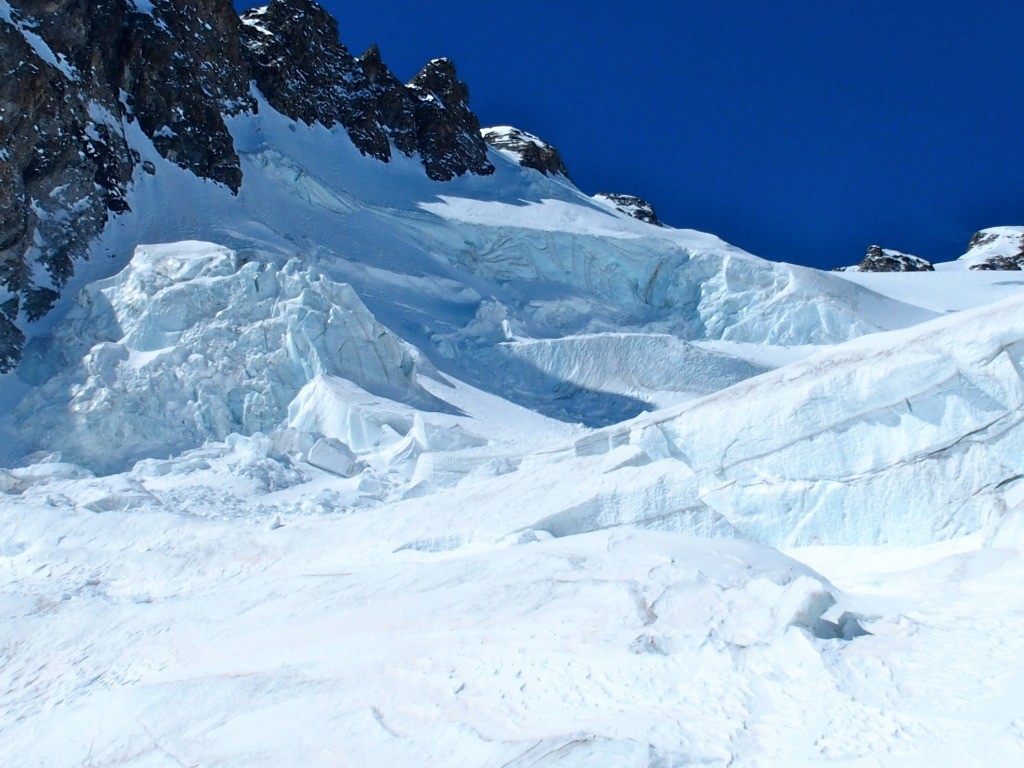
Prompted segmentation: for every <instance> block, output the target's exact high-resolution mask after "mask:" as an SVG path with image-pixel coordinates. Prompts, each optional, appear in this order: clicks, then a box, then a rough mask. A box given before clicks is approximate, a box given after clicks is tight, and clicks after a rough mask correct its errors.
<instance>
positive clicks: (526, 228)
mask: <svg viewBox="0 0 1024 768" xmlns="http://www.w3.org/2000/svg"><path fill="white" fill-rule="evenodd" d="M229 123H230V128H231V131H232V133H233V135H234V138H235V144H236V147H237V148H238V151H239V153H240V156H241V159H242V166H243V171H244V174H245V178H246V183H245V184H244V186H243V188H242V190H241V192H240V194H239V195H238V196H237V197H235V196H234V195H232V194H231V193H230V191H229V190H227V189H226V188H224V187H222V186H219V185H217V184H213V183H211V182H206V181H201V180H198V179H196V178H195V177H194V176H192V175H191V174H189V173H187V172H185V171H183V170H182V169H179V168H177V167H176V166H174V165H173V164H171V163H168V162H166V161H164V160H163V159H162V158H160V156H159V155H158V154H157V153H156V152H155V151H154V150H153V148H152V146H151V145H150V144H149V142H148V140H147V139H146V138H145V137H144V136H142V135H141V134H140V133H139V132H138V130H137V128H136V127H135V126H133V125H126V126H117V127H118V129H119V130H120V129H122V128H123V129H124V130H125V131H126V132H127V135H128V136H129V139H130V141H131V142H132V144H133V145H134V146H136V147H137V148H138V150H139V152H140V153H141V155H142V157H143V159H144V160H146V161H149V162H151V163H153V166H154V167H155V168H156V174H155V175H152V176H151V175H148V174H145V173H141V172H140V173H139V174H137V178H136V180H135V184H134V186H133V188H132V190H131V192H130V195H129V203H130V205H131V207H132V210H133V211H136V212H138V213H129V214H125V215H122V216H119V217H117V218H115V220H114V221H112V223H111V224H110V226H108V227H107V229H106V231H105V232H104V234H103V236H102V237H101V239H100V241H99V242H97V243H96V245H95V246H94V248H93V252H92V258H91V261H90V262H88V263H86V264H83V265H82V266H83V268H82V269H80V270H79V273H78V275H77V276H76V277H75V278H74V284H73V285H72V286H70V287H69V289H68V290H67V291H66V292H65V294H64V299H62V304H61V305H60V306H59V307H58V309H57V311H55V312H53V313H51V315H49V316H48V317H47V318H46V319H44V320H43V321H41V322H40V323H39V324H37V325H36V326H35V327H34V329H32V330H33V332H34V333H35V334H37V335H39V334H44V333H46V332H48V331H49V330H50V329H51V328H52V327H53V325H54V324H55V323H57V322H60V319H61V317H62V316H63V315H64V314H65V313H66V312H67V310H68V309H69V308H70V306H71V305H72V304H73V302H74V296H75V295H76V292H77V290H78V289H80V288H81V287H82V286H84V285H85V284H87V283H89V282H91V281H93V280H95V279H98V278H106V277H109V276H111V275H112V274H114V273H115V272H116V271H117V270H119V269H121V268H123V267H124V266H125V265H126V264H127V262H128V260H129V258H130V256H131V254H132V252H133V251H134V248H135V247H136V246H137V245H138V244H140V243H169V242H175V241H181V240H203V241H207V242H212V243H217V244H219V245H222V246H224V247H227V248H230V249H232V250H234V251H236V252H239V253H248V252H256V253H258V254H259V255H260V258H262V259H264V260H267V259H269V260H272V261H274V262H275V263H277V264H279V265H282V266H283V264H284V263H285V262H287V260H288V259H290V258H293V257H294V258H299V259H300V260H301V261H302V262H303V263H304V264H307V265H309V266H313V267H315V268H316V269H318V270H319V271H321V272H322V273H323V274H324V275H326V276H327V277H328V278H330V279H333V280H335V281H337V282H341V283H346V284H349V285H351V286H352V288H353V289H354V290H355V292H356V294H357V295H358V296H359V298H360V299H361V300H362V301H363V302H364V303H365V304H366V306H367V307H368V309H369V310H370V312H371V313H372V314H373V315H374V316H375V317H376V319H377V320H378V321H379V322H381V323H382V324H383V325H384V326H385V327H387V328H388V329H390V330H391V331H392V332H394V333H396V334H397V335H398V336H399V337H401V338H402V339H404V340H405V341H407V342H410V343H411V344H413V345H414V346H416V347H417V348H419V349H420V350H421V351H422V353H423V354H424V355H425V356H426V357H427V358H428V359H429V360H430V361H431V362H432V363H433V364H434V365H435V366H436V367H437V368H438V369H440V370H442V371H444V372H446V373H450V374H452V375H453V376H455V377H456V378H460V379H464V380H469V381H471V382H472V383H473V384H475V385H477V386H480V387H482V388H484V389H486V390H488V391H492V392H495V393H497V394H501V395H509V396H513V397H517V398H519V399H520V400H521V401H522V402H524V404H527V405H530V406H531V407H537V403H538V401H542V400H543V396H544V391H541V392H528V393H516V392H511V391H510V388H509V387H508V386H507V382H506V381H505V380H504V379H503V378H502V377H501V376H498V375H495V374H494V373H493V372H492V370H491V368H490V366H489V365H487V364H485V361H483V360H481V359H479V357H478V356H479V354H480V353H481V351H484V353H485V354H484V357H486V356H487V355H490V354H491V353H492V351H493V346H494V342H496V341H506V340H508V339H509V338H515V339H552V338H562V337H565V336H569V335H576V334H595V333H602V332H607V331H614V332H621V331H627V332H630V333H632V334H635V335H634V338H636V339H637V341H638V343H639V345H640V346H639V347H638V351H636V352H635V353H634V357H637V356H638V355H641V354H642V349H643V348H644V345H645V344H646V342H645V341H644V340H643V339H642V336H643V335H644V334H648V333H654V334H659V335H660V334H671V335H674V336H677V337H681V338H683V339H686V340H700V339H724V340H728V341H733V342H742V343H751V342H753V343H772V344H784V345H801V344H815V343H830V342H834V341H841V340H845V339H848V338H852V337H855V336H858V335H862V334H864V333H869V332H873V331H877V330H879V329H889V328H894V327H903V326H906V325H908V324H911V323H913V322H918V321H920V320H923V319H926V318H927V317H930V316H931V315H930V314H929V313H928V312H924V311H920V310H916V309H913V308H908V307H907V306H905V305H904V304H902V303H899V302H894V301H892V300H889V299H886V298H883V297H881V296H879V295H878V294H876V293H873V292H871V291H867V290H864V289H862V288H859V287H857V286H853V285H851V284H850V283H849V281H846V280H843V279H842V278H840V277H837V276H834V275H830V274H824V273H819V272H816V271H814V270H809V269H804V268H800V267H795V266H789V265H781V264H773V263H770V262H766V261H763V260H761V259H758V258H755V257H753V256H750V255H749V254H746V253H744V252H742V251H740V250H739V249H736V248H733V247H731V246H729V245H727V244H725V243H723V242H722V241H721V240H719V239H718V238H716V237H713V236H711V235H706V234H702V233H697V232H692V231H687V230H672V229H667V228H664V229H663V228H653V227H650V226H648V225H645V224H643V223H642V222H639V221H636V220H634V219H632V218H630V217H628V216H625V215H623V214H620V213H618V212H616V211H614V210H611V209H609V208H608V207H606V206H602V205H598V204H596V203H594V201H592V200H591V199H590V198H588V197H587V196H586V195H584V194H583V193H581V192H580V191H579V190H577V189H576V188H575V187H574V186H572V184H571V183H569V182H567V181H565V180H564V179H561V178H551V177H546V176H544V175H542V174H540V173H539V172H537V171H534V170H530V169H525V168H521V167H519V166H518V165H517V164H516V163H514V162H512V161H510V160H507V159H505V158H503V157H502V156H501V155H500V153H499V152H497V151H492V160H493V162H494V163H495V165H496V166H497V167H498V170H497V173H496V174H495V175H494V176H492V177H486V178H481V177H465V178H461V179H456V180H453V181H452V182H448V183H440V182H434V181H431V180H430V179H428V178H425V176H424V174H423V173H422V168H421V166H420V164H419V163H418V162H417V161H416V160H415V159H408V158H403V157H396V158H395V159H394V161H393V162H392V163H391V164H389V165H383V164H381V163H378V162H376V161H374V160H373V159H372V158H366V157H363V156H362V155H361V154H360V153H359V152H358V150H356V149H355V147H353V146H352V144H351V142H350V141H349V139H348V137H347V136H346V135H345V133H344V131H343V130H341V129H340V128H339V129H336V130H333V131H328V130H326V129H324V128H323V127H322V126H318V125H315V126H313V127H307V126H305V125H302V124H295V123H292V122H291V121H288V120H286V119H284V118H282V117H281V116H280V115H278V114H277V113H275V112H274V110H273V109H272V108H271V107H269V106H268V105H266V104H265V103H261V105H260V113H259V115H258V116H256V115H246V116H239V117H235V118H231V120H230V121H229ZM168 200H182V201H187V202H185V203H184V204H183V205H181V206H168V205H167V203H166V201H168ZM655 346H656V343H655ZM649 364H650V365H658V364H659V362H658V361H657V360H652V361H650V363H649ZM584 394H586V393H584ZM592 399H593V398H591V400H592ZM586 400H587V398H586V397H583V398H582V399H581V402H582V401H586ZM640 400H641V402H640V403H638V404H627V405H624V406H622V407H619V405H618V403H619V401H617V400H614V399H613V401H612V402H611V403H610V404H605V407H604V410H605V411H606V412H607V414H608V418H607V419H605V422H604V423H608V421H609V420H612V421H614V420H618V419H619V418H623V417H626V416H629V415H635V413H637V412H639V410H640V409H642V408H643V407H644V403H645V402H647V400H646V399H645V398H643V397H641V398H640ZM656 401H657V399H656V398H655V400H654V401H653V402H652V404H654V402H656ZM586 414H587V411H586V410H584V411H583V412H580V411H579V410H577V411H575V412H570V413H569V414H568V417H569V418H572V419H574V420H578V421H588V423H589V421H590V420H588V418H587V415H586ZM555 415H560V416H562V417H566V414H565V413H564V412H561V411H557V412H556V414H555Z"/></svg>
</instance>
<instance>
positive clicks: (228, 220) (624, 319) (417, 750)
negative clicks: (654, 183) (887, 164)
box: [0, 103, 1024, 768]
mask: <svg viewBox="0 0 1024 768" xmlns="http://www.w3.org/2000/svg"><path fill="white" fill-rule="evenodd" d="M230 122H231V129H232V132H233V135H234V137H235V140H236V145H237V146H238V148H239V152H240V156H241V158H242V163H243V170H244V172H245V183H244V184H243V187H242V191H241V193H240V194H239V196H238V197H237V198H235V197H234V196H232V195H231V193H230V192H229V191H228V190H226V189H224V188H222V187H219V186H217V185H216V184H213V183H209V182H202V181H198V180H196V179H195V178H194V177H192V176H190V175H189V174H188V173H187V172H185V171H182V170H181V169H179V168H177V167H175V166H173V165H172V164H169V163H167V162H165V161H163V160H161V159H160V157H159V156H158V155H157V154H156V153H155V152H154V151H153V148H152V146H151V145H150V144H149V143H148V142H147V141H146V140H145V138H144V137H142V135H141V133H139V131H138V128H137V126H135V125H124V126H116V127H117V128H118V129H119V130H124V131H125V132H126V135H128V137H129V139H130V140H131V141H132V143H133V145H134V146H135V148H136V149H137V150H138V151H139V152H140V155H141V156H142V157H143V158H144V159H146V160H149V161H151V162H152V163H153V164H154V167H155V168H156V174H155V175H154V176H150V175H148V174H143V175H141V178H139V179H137V180H136V183H135V185H134V187H133V189H132V192H131V199H130V203H131V206H132V210H133V211H139V212H145V213H140V214H135V213H131V214H127V215H124V216H120V217H116V218H115V219H114V220H113V221H112V222H111V224H110V225H109V226H108V228H107V230H106V231H105V233H104V235H103V236H102V237H101V238H100V239H99V240H98V241H97V243H96V244H95V246H94V248H93V252H92V254H91V259H90V260H89V261H88V262H86V263H84V264H82V265H81V266H82V268H81V269H80V271H79V274H78V275H77V276H76V278H75V279H74V282H73V284H72V285H71V286H70V287H69V289H68V290H67V291H66V293H65V296H64V298H62V300H61V303H60V305H59V306H58V308H57V310H56V311H55V312H54V313H52V315H50V316H48V317H47V318H46V319H44V320H43V321H41V322H40V323H38V324H36V325H35V326H34V327H33V328H32V329H31V337H32V338H31V342H30V345H29V347H28V349H27V354H26V360H25V362H24V363H23V365H22V366H21V368H20V369H19V371H18V372H17V374H16V375H8V376H6V377H4V378H2V379H0V402H2V403H3V404H4V406H5V408H4V416H3V418H2V419H0V430H2V436H3V441H2V443H3V445H2V448H0V458H2V460H0V466H2V467H3V468H2V469H0V573H2V575H3V580H2V584H3V587H2V588H0V736H2V738H0V754H2V755H3V756H4V758H5V760H4V762H5V763H10V764H12V765H15V764H16V765H46V766H115V765H117V766H140V767H141V766H162V765H203V766H247V767H248V766H264V765H265V766H280V765H303V766H317V765H324V766H327V765H332V766H334V765H353V766H362V765H367V764H376V765H382V766H391V765H407V764H418V765H438V766H446V765H467V766H495V767H496V768H497V767H498V766H505V767H506V768H508V767H515V768H528V767H532V768H540V767H545V768H554V767H556V766H559V767H562V768H568V767H576V766H595V765H599V766H638V767H641V768H667V767H668V766H684V765H707V766H729V765H731V766H740V765H808V764H820V763H835V764H840V765H849V766H860V765H864V766H867V765H872V766H873V765H893V766H900V767H901V768H902V767H903V766H907V765H922V766H934V765H970V764H991V765H1015V764H1019V763H1020V762H1021V761H1022V759H1024V694H1022V693H1021V692H1022V691H1024V679H1022V677H1024V671H1020V670H1021V667H1020V664H1019V663H1018V660H1019V658H1020V657H1021V655H1022V653H1024V640H1022V638H1024V598H1022V597H1021V594H1020V590H1019V589H1017V588H1016V585H1018V584H1019V583H1020V580H1021V578H1022V577H1024V559H1022V558H1021V554H1020V553H1021V547H1022V545H1024V544H1022V543H1024V480H1022V478H1024V468H1022V466H1021V456H1024V424H1022V422H1024V416H1022V414H1024V379H1022V371H1024V293H1022V292H1021V288H1022V287H1024V283H1022V281H1021V280H1019V279H1018V278H1014V277H1013V276H1012V275H1013V274H1014V273H1011V272H1006V273H1002V274H996V273H993V272H984V271H979V270H968V269H965V268H964V264H960V263H957V264H956V265H953V266H946V265H939V267H938V270H937V271H936V272H935V273H926V274H892V275H869V274H845V275H837V274H828V273H821V272H817V271H815V270H810V269H804V268H800V267H795V266H791V265H783V264H772V263H769V262H766V261H763V260H761V259H758V258H756V257H754V256H752V255H750V254H747V253H745V252H743V251H741V250H739V249H737V248H734V247H732V246H730V245H728V244H726V243H723V242H722V241H721V240H719V239H718V238H715V237H713V236H711V235H706V234H702V233H698V232H692V231H688V230H674V229H670V228H655V227H651V226H649V225H647V224H644V223H642V222H639V221H635V220H633V219H631V218H630V217H628V216H626V215H624V214H620V213H619V212H616V211H614V210H611V209H609V207H608V206H604V205H599V204H597V203H595V202H594V201H593V200H592V199H590V198H588V197H587V196H586V195H585V194H583V193H582V192H580V191H579V190H578V189H576V188H575V187H574V186H573V185H572V184H571V183H569V182H568V181H567V180H566V179H564V178H556V179H552V178H547V177H544V176H542V175H540V174H537V173H533V172H528V171H525V170H524V169H522V168H520V167H519V166H518V164H517V163H515V162H513V161H512V160H510V159H508V158H504V157H503V156H502V155H501V154H500V153H498V152H496V151H495V152H492V160H493V161H494V163H495V165H496V166H497V168H498V170H497V172H496V174H495V175H494V176H493V177H488V178H486V179H485V178H478V177H466V178H462V179H457V180H455V181H453V182H451V183H446V184H440V183H436V182H431V181H429V180H428V179H426V177H425V176H424V174H423V172H422V166H420V164H419V163H418V162H416V161H414V160H407V159H405V158H402V157H396V158H395V159H394V161H393V162H392V163H391V164H390V165H384V164H381V163H378V162H376V161H374V160H372V159H368V158H364V157H362V156H361V155H360V154H359V153H358V151H357V150H355V148H354V147H353V146H352V145H351V143H350V142H349V141H348V139H347V137H346V136H345V135H344V133H343V132H342V131H340V130H338V131H328V130H326V129H324V128H323V127H322V126H313V127H306V126H304V125H301V124H293V123H290V122H289V121H287V120H285V119H284V118H282V117H281V116H280V115H278V114H276V113H275V112H274V111H273V110H272V109H271V108H270V107H269V106H268V105H266V104H265V103H261V108H260V113H259V115H258V116H255V115H249V116H240V117H235V118H231V121H230ZM169 201H172V203H173V204H172V203H169ZM1011 234H1012V233H1011ZM993 242H995V241H993ZM988 246H991V243H989V244H988V245H986V244H984V243H983V244H982V245H981V246H980V247H988ZM992 247H994V246H992ZM1018 274H1019V273H1018ZM779 548H787V549H786V552H785V553H783V552H782V551H780V550H779Z"/></svg>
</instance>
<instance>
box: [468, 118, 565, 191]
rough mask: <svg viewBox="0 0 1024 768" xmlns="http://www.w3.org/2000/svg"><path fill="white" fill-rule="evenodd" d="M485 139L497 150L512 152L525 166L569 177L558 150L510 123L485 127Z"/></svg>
mask: <svg viewBox="0 0 1024 768" xmlns="http://www.w3.org/2000/svg"><path fill="white" fill-rule="evenodd" d="M480 133H481V134H482V135H483V137H484V141H486V142H487V143H488V144H490V145H491V146H492V147H494V148H495V149H497V150H501V151H504V152H506V153H508V154H511V155H512V156H513V157H514V158H515V159H516V162H518V163H519V164H520V165H521V166H523V167H524V168H533V169H534V170H535V171H540V172H541V173H543V174H544V175H545V176H564V177H565V178H567V179H568V178H570V177H569V171H568V170H567V169H566V167H565V163H564V162H562V156H561V155H560V154H559V153H558V150H557V149H555V148H554V147H553V146H551V145H550V144H548V143H547V142H546V141H544V140H543V139H539V138H537V137H536V136H534V135H533V134H530V133H527V132H526V131H521V130H519V129H518V128H513V127H511V126H508V125H501V126H495V127H493V128H484V129H483V130H482V131H481V132H480Z"/></svg>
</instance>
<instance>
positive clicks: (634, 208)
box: [594, 192, 665, 227]
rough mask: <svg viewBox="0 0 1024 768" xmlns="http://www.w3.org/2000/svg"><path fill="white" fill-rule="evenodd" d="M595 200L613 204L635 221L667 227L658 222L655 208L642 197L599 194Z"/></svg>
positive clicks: (595, 196) (608, 193)
mask: <svg viewBox="0 0 1024 768" xmlns="http://www.w3.org/2000/svg"><path fill="white" fill-rule="evenodd" d="M594 199H595V200H600V201H602V202H604V203H611V204H612V205H613V206H615V208H616V210H618V211H620V212H621V213H624V214H626V215H627V216H632V217H633V218H634V219H639V220H640V221H642V222H645V223H647V224H653V225H654V226H656V227H663V226H665V225H664V224H662V223H661V221H659V220H658V214H657V213H655V212H654V206H653V205H651V204H650V203H648V202H647V201H646V200H644V199H643V198H642V197H634V196H633V195H618V194H614V193H612V192H599V193H598V194H596V195H594Z"/></svg>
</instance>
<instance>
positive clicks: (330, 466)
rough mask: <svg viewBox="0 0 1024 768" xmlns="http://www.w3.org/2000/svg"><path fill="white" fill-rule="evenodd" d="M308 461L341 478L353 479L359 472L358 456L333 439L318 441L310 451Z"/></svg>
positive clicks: (327, 438)
mask: <svg viewBox="0 0 1024 768" xmlns="http://www.w3.org/2000/svg"><path fill="white" fill-rule="evenodd" d="M306 461H307V462H308V463H309V464H312V465H313V466H314V467H317V468H319V469H322V470H324V471H325V472H330V473H331V474H334V475H338V476H339V477H352V476H353V475H354V474H356V472H357V471H358V470H357V460H356V455H355V454H354V453H352V449H351V448H349V447H348V446H347V445H345V444H344V443H343V442H341V441H340V440H337V439H335V438H333V437H326V438H323V439H321V440H317V441H316V444H315V445H314V446H313V447H312V448H310V449H309V453H308V454H307V456H306Z"/></svg>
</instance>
